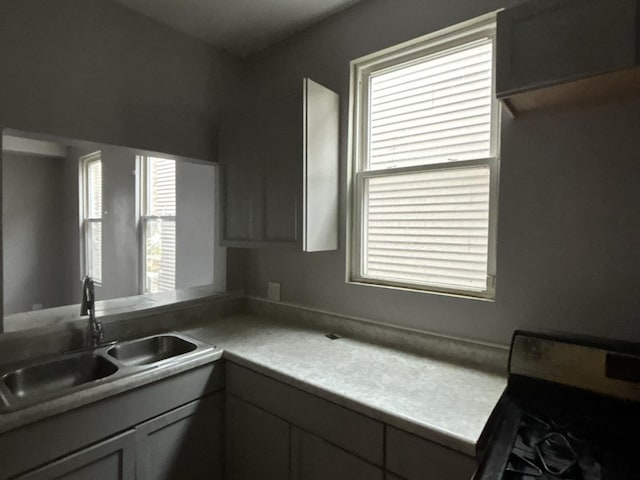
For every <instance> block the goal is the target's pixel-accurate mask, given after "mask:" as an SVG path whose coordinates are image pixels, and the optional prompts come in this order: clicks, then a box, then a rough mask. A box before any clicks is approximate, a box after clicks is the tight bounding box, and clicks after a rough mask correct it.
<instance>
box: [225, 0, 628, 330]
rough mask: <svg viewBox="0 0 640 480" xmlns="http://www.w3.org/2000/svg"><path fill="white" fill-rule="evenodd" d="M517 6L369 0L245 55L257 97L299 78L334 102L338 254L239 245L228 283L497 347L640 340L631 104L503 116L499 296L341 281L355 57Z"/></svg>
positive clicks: (485, 1) (295, 84)
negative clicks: (569, 339) (539, 339)
mask: <svg viewBox="0 0 640 480" xmlns="http://www.w3.org/2000/svg"><path fill="white" fill-rule="evenodd" d="M513 3H516V2H507V1H498V0H494V1H492V0H477V1H473V2H469V1H467V0H402V1H398V0H371V1H367V2H363V3H362V4H359V5H356V6H355V7H353V8H351V9H349V10H347V11H345V12H344V13H342V14H339V15H338V16H336V17H334V18H332V19H329V20H328V21H325V22H323V23H321V24H319V25H317V26H316V27H314V28H312V29H310V30H308V31H305V32H302V33H301V34H298V35H297V36H295V37H293V38H292V39H290V40H289V41H286V42H284V43H283V44H280V45H278V46H275V47H273V48H270V49H268V50H266V51H265V52H263V53H261V54H258V55H257V56H255V57H252V58H250V59H249V61H248V63H247V65H246V71H245V75H246V78H247V79H250V80H252V81H253V83H252V84H251V85H250V88H251V90H252V91H253V92H257V95H258V96H259V97H262V98H268V97H272V96H276V95H281V94H284V93H286V92H290V91H292V90H294V89H297V88H299V81H300V78H301V77H303V76H309V77H311V78H312V79H314V80H316V81H318V82H320V83H321V84H323V85H326V86H327V87H329V88H332V89H334V90H336V91H337V92H339V93H340V95H341V112H342V113H341V124H342V125H341V155H340V163H341V206H342V207H341V219H342V220H341V235H340V250H339V251H338V252H330V253H318V254H297V253H286V252H277V251H272V250H269V251H263V250H252V251H247V252H244V253H242V252H240V251H234V252H233V253H232V254H230V255H229V259H228V260H229V263H230V266H229V269H230V276H229V279H230V281H233V282H234V283H237V284H243V285H244V286H245V288H246V289H247V290H248V292H249V293H251V294H254V295H259V296H266V286H267V281H275V282H280V283H281V284H282V300H283V301H287V302H293V303H297V304H302V305H307V306H311V307H317V308H322V309H326V310H329V311H334V312H339V313H343V314H349V315H356V316H362V317H366V318H370V319H372V320H376V321H380V322H387V323H392V324H397V325H402V326H406V327H412V328H416V329H421V330H430V331H436V332H441V333H445V334H450V335H456V336H462V337H470V338H476V339H482V340H487V341H493V342H499V343H507V342H508V340H509V338H510V335H511V333H512V331H513V330H514V328H517V327H522V328H524V327H531V328H545V329H546V328H550V329H557V330H567V331H571V332H580V333H584V334H593V335H599V336H600V335H601V336H607V337H615V338H622V339H630V340H640V320H639V319H638V316H639V315H640V313H639V312H640V279H639V277H638V272H639V271H640V255H638V254H637V252H636V248H637V246H638V245H640V188H639V186H640V163H639V162H638V151H640V135H638V132H640V102H638V101H633V102H628V103H626V104H623V103H616V104H610V105H607V106H602V107H593V108H583V109H571V108H568V109H565V110H564V111H562V112H555V113H554V112H546V113H540V114H536V115H527V116H523V117H520V118H517V119H512V118H509V116H508V115H505V116H504V117H503V124H502V155H501V178H500V203H499V227H498V228H499V235H498V279H497V282H498V283H497V295H496V300H495V302H485V301H479V300H470V299H464V298H456V297H452V296H443V295H434V294H426V293H412V292H408V291H401V290H393V289H386V288H378V287H367V286H357V285H350V284H346V283H345V281H344V278H345V231H344V226H345V212H346V206H345V198H346V173H347V121H348V85H349V61H350V60H352V59H355V58H358V57H360V56H362V55H365V54H368V53H371V52H374V51H376V50H379V49H381V48H384V47H388V46H391V45H394V44H396V43H399V42H402V41H404V40H408V39H411V38H414V37H416V36H419V35H423V34H426V33H428V32H431V31H434V30H437V29H439V28H442V27H445V26H448V25H452V24H455V23H457V22H460V21H463V20H465V19H468V18H472V17H474V16H477V15H479V14H482V13H485V12H488V11H491V10H494V9H496V8H498V7H500V6H504V5H506V4H513ZM242 271H246V275H245V276H244V277H243V276H242V275H240V273H239V272H242Z"/></svg>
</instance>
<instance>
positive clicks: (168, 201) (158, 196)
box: [138, 156, 177, 293]
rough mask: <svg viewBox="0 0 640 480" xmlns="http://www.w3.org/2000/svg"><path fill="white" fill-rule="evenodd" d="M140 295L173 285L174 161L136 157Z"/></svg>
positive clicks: (174, 268) (172, 288) (174, 243)
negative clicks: (140, 233)
mask: <svg viewBox="0 0 640 480" xmlns="http://www.w3.org/2000/svg"><path fill="white" fill-rule="evenodd" d="M138 161H139V164H140V167H141V168H140V170H141V173H142V174H141V175H140V179H141V181H140V192H141V194H140V200H141V206H140V207H141V208H140V213H141V215H140V220H141V228H142V249H141V250H142V251H141V255H142V278H143V293H157V292H168V291H173V290H175V285H176V200H177V197H176V161H175V160H171V159H166V158H156V157H148V156H139V157H138Z"/></svg>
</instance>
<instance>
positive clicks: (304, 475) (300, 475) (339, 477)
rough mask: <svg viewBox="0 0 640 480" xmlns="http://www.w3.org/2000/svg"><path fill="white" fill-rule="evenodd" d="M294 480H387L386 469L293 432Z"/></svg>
mask: <svg viewBox="0 0 640 480" xmlns="http://www.w3.org/2000/svg"><path fill="white" fill-rule="evenodd" d="M291 478H292V480H352V479H354V478H357V479H358V480H383V478H384V474H383V472H382V470H380V469H379V468H376V467H374V466H373V465H371V464H369V463H367V462H365V461H364V460H361V459H360V458H358V457H356V456H354V455H351V454H349V453H347V452H346V451H344V450H341V449H340V448H338V447H335V446H333V445H331V444H330V443H328V442H326V441H324V440H322V439H320V438H318V437H316V436H315V435H311V434H310V433H306V432H303V431H302V430H299V429H297V428H295V427H292V430H291Z"/></svg>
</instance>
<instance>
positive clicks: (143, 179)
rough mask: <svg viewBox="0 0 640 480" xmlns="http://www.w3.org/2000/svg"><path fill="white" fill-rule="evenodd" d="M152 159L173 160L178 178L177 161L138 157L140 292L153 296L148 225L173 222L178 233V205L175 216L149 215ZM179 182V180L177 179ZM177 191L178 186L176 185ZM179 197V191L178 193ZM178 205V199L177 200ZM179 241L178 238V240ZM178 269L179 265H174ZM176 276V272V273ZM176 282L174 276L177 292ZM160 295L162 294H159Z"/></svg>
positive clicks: (151, 156) (156, 156)
mask: <svg viewBox="0 0 640 480" xmlns="http://www.w3.org/2000/svg"><path fill="white" fill-rule="evenodd" d="M150 158H159V159H162V160H171V161H173V162H176V177H177V159H176V158H169V157H162V156H159V155H136V169H137V172H138V175H137V177H138V179H139V180H138V188H137V189H136V196H137V197H138V198H137V202H136V204H137V210H138V212H137V213H138V215H137V217H138V230H139V242H138V244H139V248H140V250H139V252H140V262H139V263H140V265H139V271H140V287H139V291H140V294H141V295H147V294H151V293H152V292H150V291H147V288H146V286H147V281H146V279H147V249H146V238H147V224H148V222H149V221H172V222H174V224H175V225H176V232H177V225H178V224H177V221H178V220H177V213H178V212H177V205H176V214H175V215H148V213H147V212H148V211H149V190H150V189H149V185H148V183H149V174H148V170H149V161H150ZM176 181H177V178H176ZM176 190H177V185H176ZM176 197H177V191H176ZM176 203H177V198H176ZM176 241H177V238H176ZM174 267H175V268H176V269H177V265H174ZM174 274H175V271H174ZM175 281H176V278H175V276H174V290H175V288H176V287H175ZM157 293H160V292H157Z"/></svg>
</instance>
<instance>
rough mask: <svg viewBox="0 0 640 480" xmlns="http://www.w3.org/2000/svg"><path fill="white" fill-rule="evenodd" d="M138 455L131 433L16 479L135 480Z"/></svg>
mask: <svg viewBox="0 0 640 480" xmlns="http://www.w3.org/2000/svg"><path fill="white" fill-rule="evenodd" d="M135 455H136V453H135V441H134V434H133V432H132V431H129V432H126V433H123V434H122V435H118V436H117V437H114V438H110V439H109V440H106V441H104V442H101V443H98V444H96V445H92V446H90V447H88V448H86V449H84V450H80V451H79V452H76V453H74V454H72V455H69V456H67V457H64V458H62V459H60V460H58V461H56V462H53V463H50V464H49V465H46V466H44V467H42V468H39V469H38V470H35V471H33V472H30V473H28V474H26V475H22V476H20V477H18V478H17V480H53V479H62V478H64V479H65V480H96V479H100V480H134V479H135V478H136V471H135V463H136V462H135Z"/></svg>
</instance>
